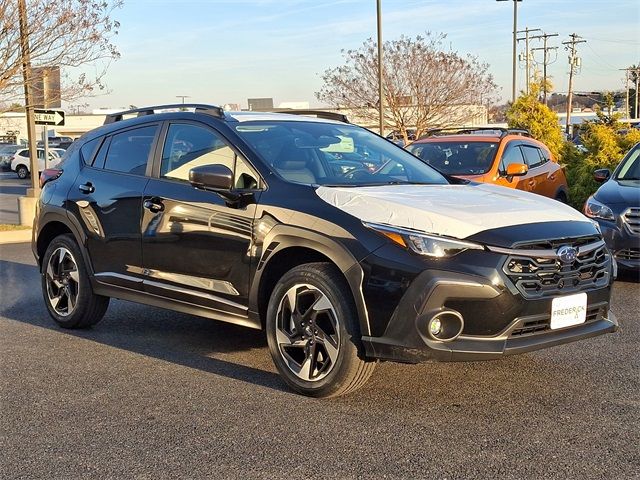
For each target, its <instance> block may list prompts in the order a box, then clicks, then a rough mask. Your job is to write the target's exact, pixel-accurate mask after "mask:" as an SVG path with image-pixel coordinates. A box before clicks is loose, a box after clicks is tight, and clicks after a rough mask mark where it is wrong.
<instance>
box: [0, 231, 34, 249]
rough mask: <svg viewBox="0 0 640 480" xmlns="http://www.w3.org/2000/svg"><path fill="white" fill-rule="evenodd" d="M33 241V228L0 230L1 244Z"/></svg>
mask: <svg viewBox="0 0 640 480" xmlns="http://www.w3.org/2000/svg"><path fill="white" fill-rule="evenodd" d="M27 242H31V229H30V228H27V229H24V230H9V231H4V232H0V245H3V244H8V243H27Z"/></svg>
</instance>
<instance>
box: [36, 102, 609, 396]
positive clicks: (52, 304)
mask: <svg viewBox="0 0 640 480" xmlns="http://www.w3.org/2000/svg"><path fill="white" fill-rule="evenodd" d="M179 107H180V108H181V109H185V108H190V110H188V111H176V112H166V111H164V112H161V113H158V112H157V110H158V109H160V108H161V107H150V108H147V109H139V110H135V111H132V112H125V113H122V114H114V115H111V116H109V117H107V120H106V121H105V125H104V126H102V127H99V128H97V129H95V130H93V131H91V132H89V133H87V134H85V135H84V136H83V137H82V138H81V139H79V140H78V141H76V142H74V143H73V144H72V145H71V146H70V147H69V150H68V151H67V154H66V156H65V158H64V159H63V162H62V164H60V165H59V166H58V167H57V168H55V169H47V170H45V171H44V172H43V174H42V176H41V184H42V186H43V188H42V192H41V195H40V200H39V203H38V207H37V214H36V219H35V225H34V227H35V228H34V230H33V231H34V234H33V252H34V254H35V256H36V258H37V260H38V264H39V266H40V271H41V274H42V290H43V295H44V300H45V303H46V306H47V309H48V311H49V313H50V314H51V316H52V317H53V319H54V320H55V321H56V322H57V323H58V324H59V325H60V326H62V327H65V328H77V327H88V326H91V325H93V324H95V323H96V322H98V321H99V320H100V319H101V318H102V316H103V315H104V313H105V310H106V309H107V305H108V303H109V298H110V297H114V298H120V299H125V300H132V301H136V302H140V303H145V304H149V305H155V306H158V307H164V308H168V309H171V310H176V311H181V312H188V313H192V314H196V315H201V316H204V317H209V318H212V319H216V320H222V321H226V322H231V323H234V324H238V325H244V326H246V327H250V328H256V329H265V330H266V335H267V343H268V346H269V350H270V353H271V355H272V357H273V361H274V362H275V365H276V367H277V369H278V370H279V372H280V373H281V375H282V377H283V378H284V380H285V381H286V383H287V384H288V385H290V386H291V387H292V388H293V389H294V390H296V391H298V392H301V393H303V394H306V395H311V396H317V397H328V396H334V395H340V394H344V393H348V392H351V391H353V390H355V389H357V388H359V387H360V386H361V385H363V384H364V383H365V382H366V380H367V379H368V378H369V376H370V375H371V373H372V371H373V368H374V365H375V362H376V361H377V360H392V361H398V362H414V363H415V362H420V361H426V360H440V361H458V360H484V359H496V358H499V357H501V356H503V355H510V354H515V353H521V352H527V351H531V350H536V349H540V348H544V347H549V346H553V345H558V344H562V343H566V342H570V341H574V340H580V339H585V338H588V337H593V336H595V335H599V334H603V333H606V332H613V331H615V330H616V329H617V323H616V320H615V319H614V317H613V315H612V314H611V312H610V310H609V302H610V293H611V284H612V281H613V278H614V276H615V273H614V263H612V259H611V256H610V253H609V251H608V250H607V248H606V246H605V244H604V242H603V239H602V235H601V234H600V231H599V230H598V228H597V227H596V225H595V224H594V223H593V222H592V221H591V220H589V219H587V218H586V217H585V216H583V215H582V214H581V213H580V212H578V211H576V210H573V209H571V208H570V207H568V206H565V205H563V204H561V203H559V202H556V201H555V200H552V199H548V198H544V197H541V196H538V195H534V194H531V193H527V192H522V191H518V190H514V189H508V188H504V187H499V186H495V185H488V184H481V183H470V182H469V181H468V180H463V179H457V178H454V177H450V176H447V175H445V174H442V173H440V172H438V171H437V170H436V169H434V168H432V167H431V166H429V165H427V164H426V163H425V162H424V161H422V160H420V159H419V158H417V157H415V156H413V155H412V154H411V153H409V152H407V151H406V150H403V149H402V148H400V147H398V146H397V145H395V144H393V143H392V142H390V141H388V140H386V139H384V138H382V137H380V136H378V135H376V134H374V133H371V132H370V131H368V130H366V129H364V128H361V127H358V126H355V125H352V124H349V123H348V122H347V121H346V118H344V117H342V116H340V115H329V114H322V113H319V114H317V115H316V117H310V116H302V115H293V114H278V113H256V112H239V113H230V112H224V111H223V110H221V109H220V108H217V107H213V106H206V105H192V106H186V107H183V106H182V105H180V106H179ZM306 113H307V114H308V113H309V112H306ZM130 114H135V115H136V117H135V118H126V117H127V116H128V115H130ZM328 117H330V118H328ZM359 165H360V166H359ZM365 165H366V166H365ZM497 212H499V213H497Z"/></svg>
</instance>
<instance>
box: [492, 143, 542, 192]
mask: <svg viewBox="0 0 640 480" xmlns="http://www.w3.org/2000/svg"><path fill="white" fill-rule="evenodd" d="M512 163H521V164H524V163H525V158H524V154H523V152H522V149H521V148H520V142H519V141H511V142H509V143H508V144H507V145H505V147H504V153H503V154H502V158H501V159H500V167H499V177H498V179H497V180H496V184H497V185H502V186H505V187H510V188H517V189H518V190H526V191H531V188H532V187H533V184H534V182H533V181H532V176H533V175H534V173H533V172H527V174H526V175H522V176H520V177H511V178H508V177H507V173H506V172H507V167H508V166H509V165H511V164H512Z"/></svg>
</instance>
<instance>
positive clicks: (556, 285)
mask: <svg viewBox="0 0 640 480" xmlns="http://www.w3.org/2000/svg"><path fill="white" fill-rule="evenodd" d="M588 238H591V237H588ZM596 241H597V242H599V240H596ZM594 243H595V242H588V243H586V244H585V243H584V242H583V240H582V239H575V240H574V239H563V240H558V241H555V240H551V241H549V242H546V244H548V246H553V250H552V249H547V250H539V246H540V245H541V244H540V243H536V244H534V248H530V247H529V246H528V245H523V246H520V247H518V249H516V250H510V251H509V253H510V255H509V257H508V258H507V260H506V261H505V263H504V267H503V270H504V272H505V273H506V274H507V275H508V276H509V278H510V279H511V281H512V282H513V284H514V285H515V286H516V288H517V289H518V291H519V292H520V293H521V294H522V295H523V296H524V297H525V298H529V299H534V298H542V297H548V296H555V295H564V294H568V293H572V292H578V291H581V290H587V289H591V288H594V287H596V288H597V287H604V286H606V285H607V284H608V282H609V262H610V260H609V253H608V251H607V248H606V246H605V245H604V243H602V244H601V245H599V246H598V247H597V248H591V247H590V246H593V245H594ZM556 245H559V246H562V245H568V246H574V247H582V251H580V250H579V253H578V255H577V256H576V259H575V260H574V261H573V262H571V263H563V262H561V261H560V259H559V258H558V257H557V256H556V255H555V254H554V250H555V247H556ZM520 250H522V254H521V253H520ZM527 250H532V251H531V255H526V253H527ZM536 253H537V254H538V255H540V256H535V255H536ZM542 254H545V255H544V256H542ZM532 255H534V256H532Z"/></svg>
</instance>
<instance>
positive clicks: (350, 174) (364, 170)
mask: <svg viewBox="0 0 640 480" xmlns="http://www.w3.org/2000/svg"><path fill="white" fill-rule="evenodd" d="M361 173H365V174H366V175H367V176H368V177H370V176H372V175H375V173H372V172H371V171H369V169H367V168H364V167H360V168H354V169H353V170H349V171H348V172H345V173H342V174H340V175H339V177H340V178H347V179H350V180H355V179H356V178H355V177H356V175H357V174H361Z"/></svg>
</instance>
